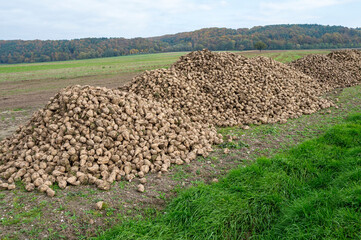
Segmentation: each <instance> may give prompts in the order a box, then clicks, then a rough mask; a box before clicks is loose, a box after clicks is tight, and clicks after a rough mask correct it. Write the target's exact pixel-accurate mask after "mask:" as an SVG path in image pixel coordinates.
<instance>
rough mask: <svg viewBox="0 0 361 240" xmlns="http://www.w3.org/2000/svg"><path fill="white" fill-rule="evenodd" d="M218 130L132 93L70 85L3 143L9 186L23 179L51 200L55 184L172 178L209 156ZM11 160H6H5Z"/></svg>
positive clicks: (1, 168)
mask: <svg viewBox="0 0 361 240" xmlns="http://www.w3.org/2000/svg"><path fill="white" fill-rule="evenodd" d="M221 139H222V136H217V132H216V129H215V128H214V127H211V128H210V127H208V126H205V125H202V124H199V123H195V122H191V121H190V119H189V117H188V116H186V115H184V114H182V113H181V112H175V111H173V110H171V109H165V108H162V107H161V105H160V104H159V103H156V102H152V101H148V100H145V99H143V98H141V97H139V96H136V95H134V94H132V93H126V92H121V91H119V90H110V89H106V88H99V87H89V86H85V87H80V86H74V87H68V88H66V89H64V90H62V91H61V92H60V93H58V94H57V95H56V96H55V97H54V98H53V99H52V100H51V101H50V103H48V104H47V106H46V107H45V108H44V109H43V110H41V111H39V112H37V113H36V114H35V115H34V116H33V117H32V119H31V120H30V122H29V123H28V124H27V125H26V126H24V127H22V128H20V129H19V130H18V131H17V133H16V134H15V135H14V136H13V137H12V138H11V139H9V140H5V141H3V142H2V143H1V146H2V148H1V151H0V159H1V160H2V161H3V164H2V165H1V166H0V172H1V174H0V176H1V178H3V179H6V180H7V182H6V183H1V184H2V185H1V186H2V187H3V188H5V187H6V188H8V189H12V188H14V187H15V185H14V181H17V180H22V181H23V182H25V184H26V187H25V188H26V189H27V190H29V191H31V190H33V189H34V188H35V187H37V188H38V189H39V190H40V191H46V192H47V193H48V194H49V195H53V194H54V192H53V191H52V190H51V189H50V188H49V186H51V185H52V184H53V183H55V182H57V183H58V184H59V187H60V188H65V187H66V186H67V184H70V185H79V184H86V183H93V184H96V185H97V187H98V188H100V189H104V190H107V189H109V188H110V184H111V183H113V182H114V181H115V180H120V179H122V178H125V179H126V180H130V179H132V178H134V177H135V176H136V175H137V176H139V177H141V178H142V177H144V175H145V174H146V173H148V172H159V171H161V172H167V171H168V168H169V167H170V164H171V163H175V164H183V162H187V163H189V162H190V161H191V160H194V159H195V158H196V156H197V155H199V154H200V155H204V156H205V155H206V154H207V153H208V152H209V151H211V150H212V144H217V143H220V142H221V141H222V140H221ZM4 161H5V162H4Z"/></svg>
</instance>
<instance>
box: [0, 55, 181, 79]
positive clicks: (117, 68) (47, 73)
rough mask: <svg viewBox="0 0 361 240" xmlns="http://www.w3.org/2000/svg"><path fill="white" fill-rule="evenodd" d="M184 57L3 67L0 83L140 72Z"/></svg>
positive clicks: (0, 69)
mask: <svg viewBox="0 0 361 240" xmlns="http://www.w3.org/2000/svg"><path fill="white" fill-rule="evenodd" d="M184 54H186V53H185V52H175V53H157V54H144V55H130V56H121V57H112V58H96V59H87V60H73V61H61V62H46V63H27V64H5V65H0V82H4V81H19V80H32V79H49V78H54V79H65V78H76V77H83V76H98V75H116V74H120V73H129V72H140V71H144V70H150V69H156V68H164V67H167V66H169V65H170V64H172V63H173V62H174V61H175V60H177V59H178V58H179V57H180V56H182V55H184Z"/></svg>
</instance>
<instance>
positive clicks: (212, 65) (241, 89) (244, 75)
mask: <svg viewBox="0 0 361 240" xmlns="http://www.w3.org/2000/svg"><path fill="white" fill-rule="evenodd" d="M121 89H122V90H126V91H129V92H133V93H136V94H138V95H140V96H142V97H144V98H146V99H152V100H156V101H159V102H161V103H162V104H163V105H164V106H165V107H168V108H172V109H174V110H181V111H183V112H184V113H185V114H187V115H189V116H190V117H191V118H192V120H193V121H200V122H203V123H210V124H215V125H218V126H234V125H242V124H260V123H275V122H286V121H287V119H288V118H296V117H299V116H301V115H303V114H311V113H313V112H316V111H317V110H319V109H322V108H327V107H330V106H331V103H330V102H328V101H327V100H325V99H322V98H320V95H321V94H322V93H323V92H324V89H323V88H322V87H321V86H320V85H319V83H318V82H317V81H315V80H314V79H312V78H310V77H309V76H307V75H305V74H303V73H301V72H299V71H295V70H294V69H293V68H292V67H289V66H287V65H285V64H282V63H279V62H276V61H274V60H272V59H270V58H265V57H256V58H252V59H249V58H245V57H243V56H240V55H236V54H233V53H213V52H210V51H207V50H203V51H197V52H193V53H190V54H188V55H186V56H184V57H181V58H180V60H179V61H178V62H176V63H175V64H174V65H173V66H172V67H171V68H170V69H169V70H164V69H158V70H154V71H149V72H146V73H144V74H142V75H139V76H137V77H136V78H135V79H134V80H133V82H132V83H131V84H130V85H129V86H125V87H122V88H121Z"/></svg>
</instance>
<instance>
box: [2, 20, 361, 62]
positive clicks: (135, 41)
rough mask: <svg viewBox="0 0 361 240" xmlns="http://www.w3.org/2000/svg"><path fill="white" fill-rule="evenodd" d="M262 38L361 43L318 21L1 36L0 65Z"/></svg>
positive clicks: (225, 46)
mask: <svg viewBox="0 0 361 240" xmlns="http://www.w3.org/2000/svg"><path fill="white" fill-rule="evenodd" d="M259 41H262V42H264V43H265V44H266V45H267V49H271V50H276V49H279V50H283V49H326V48H327V49H331V48H359V47H361V28H347V27H343V26H324V25H318V24H287V25H269V26H260V27H253V28H250V29H248V28H239V29H230V28H204V29H200V30H196V31H192V32H183V33H177V34H172V35H164V36H160V37H151V38H132V39H126V38H83V39H73V40H46V41H43V40H29V41H24V40H0V63H25V62H47V61H64V60H74V59H88V58H99V57H113V56H122V55H130V54H143V53H156V52H174V51H194V50H201V49H203V48H208V49H209V50H251V49H255V46H254V45H255V43H256V42H259Z"/></svg>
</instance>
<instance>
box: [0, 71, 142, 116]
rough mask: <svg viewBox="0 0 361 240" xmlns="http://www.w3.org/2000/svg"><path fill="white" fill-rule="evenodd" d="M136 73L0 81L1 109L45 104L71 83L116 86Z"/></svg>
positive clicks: (36, 106) (35, 106) (127, 80)
mask: <svg viewBox="0 0 361 240" xmlns="http://www.w3.org/2000/svg"><path fill="white" fill-rule="evenodd" d="M135 75H136V73H124V74H120V75H116V76H108V77H104V76H96V77H94V76H87V77H79V78H71V79H61V81H60V80H58V79H46V80H43V79H41V80H38V79H35V80H26V81H15V82H2V83H0V110H2V109H14V108H38V107H42V106H44V104H45V103H47V102H48V101H49V98H50V97H52V96H54V95H55V94H56V93H57V92H58V91H59V90H60V89H61V88H64V87H67V86H70V85H75V84H79V85H92V86H101V87H108V88H115V87H119V86H120V85H123V84H125V83H127V82H129V81H130V80H131V79H132V78H133V77H134V76H135Z"/></svg>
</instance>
